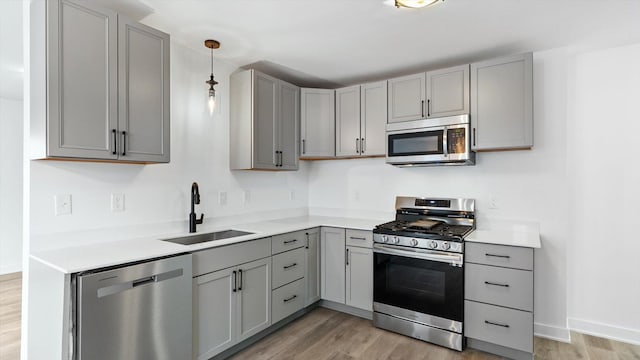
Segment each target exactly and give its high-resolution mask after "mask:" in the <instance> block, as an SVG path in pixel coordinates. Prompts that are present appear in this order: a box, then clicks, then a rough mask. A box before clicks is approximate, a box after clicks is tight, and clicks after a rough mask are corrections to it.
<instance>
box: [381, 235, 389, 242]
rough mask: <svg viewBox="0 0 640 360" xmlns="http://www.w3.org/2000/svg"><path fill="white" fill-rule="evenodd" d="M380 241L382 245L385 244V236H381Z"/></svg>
mask: <svg viewBox="0 0 640 360" xmlns="http://www.w3.org/2000/svg"><path fill="white" fill-rule="evenodd" d="M380 241H381V242H383V243H386V242H387V235H382V236H381V237H380Z"/></svg>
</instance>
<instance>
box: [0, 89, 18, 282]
mask: <svg viewBox="0 0 640 360" xmlns="http://www.w3.org/2000/svg"><path fill="white" fill-rule="evenodd" d="M22 128H23V120H22V100H13V99H4V98H0V274H6V273H11V272H16V271H20V270H21V269H22Z"/></svg>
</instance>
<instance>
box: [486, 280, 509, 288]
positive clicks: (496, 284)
mask: <svg viewBox="0 0 640 360" xmlns="http://www.w3.org/2000/svg"><path fill="white" fill-rule="evenodd" d="M484 283H485V284H487V285H493V286H502V287H509V284H498V283H494V282H491V281H485V282H484Z"/></svg>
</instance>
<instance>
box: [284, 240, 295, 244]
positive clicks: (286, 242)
mask: <svg viewBox="0 0 640 360" xmlns="http://www.w3.org/2000/svg"><path fill="white" fill-rule="evenodd" d="M296 241H298V239H293V240H287V241H283V242H282V243H283V244H291V243H294V242H296Z"/></svg>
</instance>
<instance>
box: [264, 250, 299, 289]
mask: <svg viewBox="0 0 640 360" xmlns="http://www.w3.org/2000/svg"><path fill="white" fill-rule="evenodd" d="M306 255H307V254H306V252H305V249H304V248H299V249H295V250H291V251H287V252H284V253H282V254H278V255H274V256H273V258H272V259H273V276H272V277H271V285H272V286H271V288H272V289H275V288H279V287H280V286H282V285H284V284H288V283H290V282H292V281H294V280H298V279H300V278H303V277H304V269H305V266H304V265H305V259H306V257H307V256H306Z"/></svg>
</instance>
